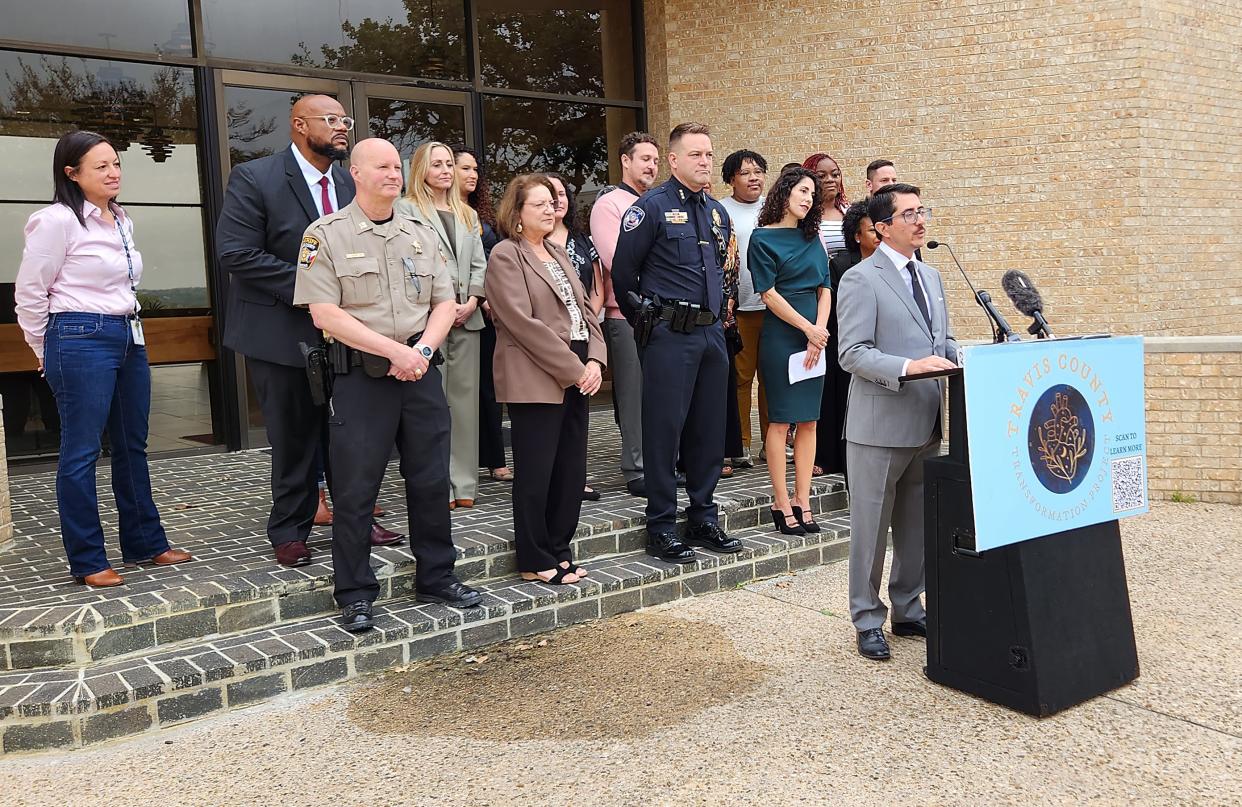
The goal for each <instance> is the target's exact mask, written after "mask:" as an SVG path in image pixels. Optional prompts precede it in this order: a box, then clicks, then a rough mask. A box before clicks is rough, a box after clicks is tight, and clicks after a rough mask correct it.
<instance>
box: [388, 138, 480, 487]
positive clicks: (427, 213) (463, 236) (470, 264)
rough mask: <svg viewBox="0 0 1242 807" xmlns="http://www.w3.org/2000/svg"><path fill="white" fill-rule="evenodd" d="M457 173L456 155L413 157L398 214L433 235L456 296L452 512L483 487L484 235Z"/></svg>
mask: <svg viewBox="0 0 1242 807" xmlns="http://www.w3.org/2000/svg"><path fill="white" fill-rule="evenodd" d="M456 177H457V174H456V172H455V171H454V170H453V150H452V149H451V148H449V147H448V146H446V145H444V144H443V143H436V142H434V141H433V142H430V143H424V144H422V145H421V146H419V147H418V149H417V150H416V151H415V152H414V154H413V156H411V157H410V175H409V179H408V180H407V182H406V192H405V194H406V195H405V198H404V199H402V200H400V201H399V202H397V205H396V210H397V212H398V213H400V214H402V215H405V216H409V217H410V218H412V219H415V220H417V221H421V222H422V223H424V224H426V225H427V226H429V227H432V228H434V229H435V231H436V233H437V234H438V235H439V238H440V251H441V252H442V253H443V254H444V258H445V260H447V261H448V267H449V272H450V273H451V274H452V275H453V288H454V290H455V291H456V292H457V317H456V319H455V320H454V321H453V327H452V328H451V329H450V330H449V334H448V337H446V338H445V340H444V344H443V345H441V347H440V351H441V352H442V353H443V354H444V365H443V366H442V367H441V368H440V376H441V378H442V379H443V380H444V397H445V398H447V399H448V406H449V416H450V417H451V419H452V433H451V435H450V437H449V509H450V510H452V509H453V508H456V507H474V500H475V498H476V496H477V494H478V487H479V352H480V348H481V344H482V343H481V342H480V331H482V329H483V313H482V312H481V311H480V310H479V304H480V303H481V302H482V301H483V273H484V270H485V269H486V267H487V259H486V258H485V257H484V254H483V240H482V238H481V234H482V232H483V230H482V229H481V228H480V226H479V217H478V215H477V214H476V213H475V212H474V211H473V210H472V209H470V206H469V205H467V204H466V203H465V202H464V201H462V196H461V191H460V190H459V189H458V187H457V179H456Z"/></svg>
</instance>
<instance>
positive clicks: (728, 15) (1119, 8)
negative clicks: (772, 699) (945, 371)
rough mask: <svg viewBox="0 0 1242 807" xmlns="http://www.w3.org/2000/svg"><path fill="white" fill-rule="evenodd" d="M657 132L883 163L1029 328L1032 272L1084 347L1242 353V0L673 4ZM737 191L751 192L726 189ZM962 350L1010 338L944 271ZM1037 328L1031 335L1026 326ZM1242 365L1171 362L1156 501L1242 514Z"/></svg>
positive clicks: (854, 165)
mask: <svg viewBox="0 0 1242 807" xmlns="http://www.w3.org/2000/svg"><path fill="white" fill-rule="evenodd" d="M645 8H646V12H645V21H646V48H647V64H646V66H647V93H648V99H649V101H648V103H649V106H648V116H649V128H650V129H651V130H652V131H653V132H654V133H656V134H657V135H658V136H662V135H663V134H664V133H666V132H667V131H668V129H669V128H670V125H671V124H672V123H675V122H679V121H682V120H687V119H693V120H700V121H703V122H704V123H707V124H709V125H711V126H712V128H713V131H714V133H715V137H714V146H715V150H716V154H717V163H718V164H719V162H720V161H721V160H722V159H723V157H724V155H726V154H728V153H729V152H730V151H733V150H734V149H737V148H753V149H755V150H757V151H759V152H761V153H762V154H764V156H766V157H767V159H768V163H769V165H770V167H771V169H772V171H776V170H778V169H779V167H780V166H781V165H782V164H784V163H786V162H790V161H793V160H798V161H801V160H802V159H803V158H805V157H806V155H808V154H810V153H812V152H814V151H825V152H828V153H830V154H833V155H834V156H836V157H837V159H838V160H839V161H840V163H841V168H842V170H843V172H844V173H845V190H846V194H847V196H848V197H849V198H850V199H858V198H861V197H863V196H864V195H865V193H866V191H865V188H864V186H863V181H862V180H863V175H864V169H865V167H866V165H867V163H868V162H870V161H871V160H872V159H874V158H876V157H887V158H889V159H891V160H893V161H894V162H895V163H896V164H897V169H898V176H899V178H901V179H903V180H907V181H911V182H914V183H916V184H918V185H921V186H922V187H923V189H924V202H925V203H926V204H928V205H930V206H932V207H934V208H935V209H936V218H935V219H934V221H933V222H932V224H931V226H930V228H929V230H930V235H931V237H933V238H937V239H941V240H944V241H948V242H950V243H952V244H953V245H954V248H955V249H956V250H957V254H958V256H959V257H960V258H961V260H962V261H963V262H964V263H965V264H966V266H967V268H968V270H969V271H970V272H971V274H972V276H973V278H974V279H975V282H976V284H978V285H979V286H982V287H985V288H988V289H990V290H991V291H992V293H993V296H994V297H995V298H998V300H999V301H1000V303H1001V305H1000V307H1001V309H1002V311H1003V312H1004V313H1006V315H1007V316H1008V317H1009V318H1010V319H1011V321H1012V322H1014V324H1015V325H1017V324H1018V323H1019V322H1022V320H1023V318H1022V317H1021V315H1019V314H1017V313H1016V312H1014V311H1013V310H1012V308H1011V306H1010V305H1009V303H1008V301H1007V300H1005V299H1004V295H1003V293H1002V292H1001V289H1000V277H1001V275H1002V274H1003V273H1004V272H1005V271H1006V270H1008V269H1021V270H1023V271H1025V272H1027V273H1028V274H1029V275H1030V276H1031V277H1032V278H1033V279H1034V280H1035V282H1036V283H1037V285H1038V286H1039V287H1040V289H1041V291H1042V292H1043V295H1044V299H1045V301H1046V303H1047V306H1046V307H1047V314H1048V317H1049V319H1050V320H1051V322H1052V324H1053V326H1054V328H1056V329H1057V330H1058V331H1059V332H1060V333H1062V334H1076V333H1090V332H1102V331H1107V332H1112V333H1118V334H1123V333H1139V334H1144V335H1147V336H1205V335H1212V336H1218V335H1235V336H1236V335H1239V334H1242V268H1240V267H1242V204H1239V203H1238V202H1237V193H1236V188H1238V187H1239V185H1242V135H1239V133H1240V132H1242V56H1240V54H1242V51H1240V50H1239V47H1238V44H1237V43H1238V42H1242V5H1239V3H1238V2H1237V0H1080V1H1078V2H1069V1H1068V0H1013V2H1007V3H992V2H979V1H978V0H943V2H937V3H915V4H911V3H904V4H903V3H892V4H880V5H877V4H876V3H874V2H869V1H868V0H818V2H814V1H811V2H808V1H807V0H791V1H790V2H770V0H764V1H763V2H753V0H735V1H734V2H721V1H720V0H699V2H693V3H692V2H688V0H653V1H651V2H647V3H645ZM715 190H716V193H717V195H723V194H725V193H727V192H728V191H727V189H726V188H724V186H723V184H721V185H718V186H717V187H716V189H715ZM925 257H926V258H928V259H929V262H930V263H932V264H933V265H935V266H938V267H939V268H940V269H941V272H942V274H943V276H944V278H945V281H946V288H947V289H948V292H949V295H950V311H951V315H952V317H953V320H954V330H955V331H956V333H957V336H959V337H960V338H963V339H979V338H986V336H987V324H986V321H985V319H984V318H983V315H982V312H980V311H979V310H978V309H977V308H976V306H975V305H974V303H973V300H971V298H970V296H969V292H968V290H967V288H966V285H965V283H964V282H963V281H962V280H961V277H960V275H958V274H957V272H956V270H955V269H954V268H953V266H952V263H951V261H950V259H949V256H948V255H947V254H946V253H943V252H935V253H925ZM1023 324H1025V323H1023ZM1239 355H1240V354H1239V353H1238V352H1230V351H1225V352H1211V353H1202V354H1199V353H1195V352H1193V350H1191V352H1182V353H1160V352H1156V353H1151V352H1149V355H1148V368H1147V381H1148V390H1147V403H1148V430H1149V438H1150V439H1149V461H1150V464H1151V492H1152V496H1153V497H1165V498H1167V497H1168V496H1170V495H1172V493H1173V492H1175V491H1181V492H1183V493H1188V494H1191V495H1194V496H1195V497H1196V498H1198V499H1200V500H1203V501H1217V502H1233V503H1242V493H1239V488H1240V483H1239V479H1238V469H1239V467H1242V446H1240V445H1239V441H1240V440H1242V437H1240V435H1239V431H1238V429H1239V425H1238V424H1239V422H1240V421H1242V411H1239V399H1240V398H1242V395H1240V394H1239V389H1240V388H1242V368H1240V366H1239V364H1238V360H1239Z"/></svg>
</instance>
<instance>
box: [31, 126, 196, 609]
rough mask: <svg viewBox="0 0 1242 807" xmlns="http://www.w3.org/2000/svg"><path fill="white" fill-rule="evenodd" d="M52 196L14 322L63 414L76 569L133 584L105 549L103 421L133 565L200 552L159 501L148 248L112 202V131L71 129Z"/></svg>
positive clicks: (65, 483) (36, 219)
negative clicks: (168, 525) (145, 290)
mask: <svg viewBox="0 0 1242 807" xmlns="http://www.w3.org/2000/svg"><path fill="white" fill-rule="evenodd" d="M52 182H53V185H54V187H55V190H54V192H53V194H52V204H51V205H48V206H47V207H45V208H43V209H41V210H37V211H35V212H34V213H33V214H32V215H31V216H30V219H29V220H28V221H27V222H26V248H25V250H24V251H23V252H22V264H21V268H20V269H18V272H17V290H16V301H17V321H18V324H20V325H21V328H22V332H23V333H24V334H25V336H26V343H27V344H29V345H30V349H31V350H33V351H34V353H35V356H36V357H37V358H38V360H39V370H40V371H42V372H43V373H44V374H45V375H46V376H47V381H48V384H49V385H50V386H51V388H52V392H53V393H54V394H55V395H56V408H57V410H58V411H59V412H60V422H61V435H60V462H59V463H58V465H57V468H56V503H57V507H58V509H59V511H60V532H61V538H62V539H63V540H64V542H65V552H66V554H67V555H68V556H69V571H70V574H72V575H73V577H74V579H75V580H77V581H78V582H79V583H85V584H86V585H88V586H100V587H102V586H119V585H121V584H122V583H123V582H125V581H124V580H123V579H122V578H121V576H120V575H119V574H117V573H116V572H115V571H113V570H112V567H111V565H110V564H109V563H108V556H107V554H106V553H105V552H104V536H103V528H102V527H101V525H100V523H99V502H98V499H97V497H96V494H95V462H96V460H97V459H98V457H99V438H100V435H101V434H102V432H103V430H104V428H107V430H108V437H109V440H110V441H111V444H112V492H113V494H115V496H116V506H117V511H118V513H119V521H120V524H119V532H120V543H121V556H122V558H123V559H124V560H125V562H126V563H131V564H137V563H145V562H150V563H154V564H156V565H157V566H168V565H171V564H174V563H184V562H186V561H189V560H192V559H193V558H191V557H190V553H188V552H185V551H183V550H180V549H171V548H170V547H169V545H168V537H167V536H166V535H165V534H164V527H163V526H162V525H161V524H160V514H159V511H158V510H156V508H155V502H154V501H153V500H152V498H151V477H150V474H149V472H148V469H147V420H148V416H149V414H150V411H151V370H150V368H149V367H148V366H147V349H146V347H145V346H144V345H145V341H144V339H143V334H142V321H141V320H140V319H139V318H138V281H139V280H140V279H141V278H142V256H141V255H140V254H139V253H138V250H137V248H136V247H135V246H134V241H133V236H134V225H133V222H132V221H131V220H130V218H129V216H127V215H126V214H125V211H124V209H122V208H121V206H120V205H118V204H117V203H116V197H117V194H118V193H120V191H121V160H120V158H119V157H117V154H116V149H114V148H113V147H112V144H111V143H109V142H108V140H107V138H105V137H103V136H102V135H98V134H95V133H94V132H70V133H69V134H67V135H65V136H64V137H62V138H61V139H60V141H59V142H57V144H56V152H55V154H54V156H53V158H52Z"/></svg>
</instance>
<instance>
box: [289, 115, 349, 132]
mask: <svg viewBox="0 0 1242 807" xmlns="http://www.w3.org/2000/svg"><path fill="white" fill-rule="evenodd" d="M298 117H299V118H301V119H302V120H309V119H311V118H314V119H316V120H321V121H323V122H324V123H326V124H328V128H329V129H335V128H336V127H338V126H344V127H345V131H347V132H352V131H353V130H354V119H353V118H351V117H349V116H348V115H298Z"/></svg>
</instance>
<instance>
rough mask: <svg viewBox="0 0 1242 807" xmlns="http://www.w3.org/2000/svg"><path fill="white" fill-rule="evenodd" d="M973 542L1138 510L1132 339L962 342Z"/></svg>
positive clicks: (1139, 349) (1137, 405)
mask: <svg viewBox="0 0 1242 807" xmlns="http://www.w3.org/2000/svg"><path fill="white" fill-rule="evenodd" d="M962 367H963V369H964V373H965V378H964V382H965V386H966V424H967V425H966V433H967V437H968V440H969V447H970V485H971V489H972V491H973V496H972V498H973V500H974V516H975V547H976V549H977V550H979V551H983V550H987V549H993V548H995V547H998V546H1005V545H1007V544H1013V543H1017V542H1018V541H1025V540H1028V539H1031V538H1038V537H1040V536H1042V535H1051V534H1052V533H1056V532H1061V531H1063V530H1070V529H1074V528H1077V527H1086V526H1089V525H1091V524H1100V523H1102V522H1105V521H1111V520H1113V519H1116V518H1123V517H1126V516H1134V515H1139V514H1142V513H1146V512H1147V510H1148V504H1147V457H1146V450H1147V445H1146V442H1147V434H1146V424H1145V420H1144V407H1143V340H1142V337H1138V336H1125V337H1113V338H1106V339H1050V340H1041V341H1035V342H1021V343H1013V342H1011V343H1007V344H998V345H977V346H970V347H966V348H964V350H963V357H962Z"/></svg>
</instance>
